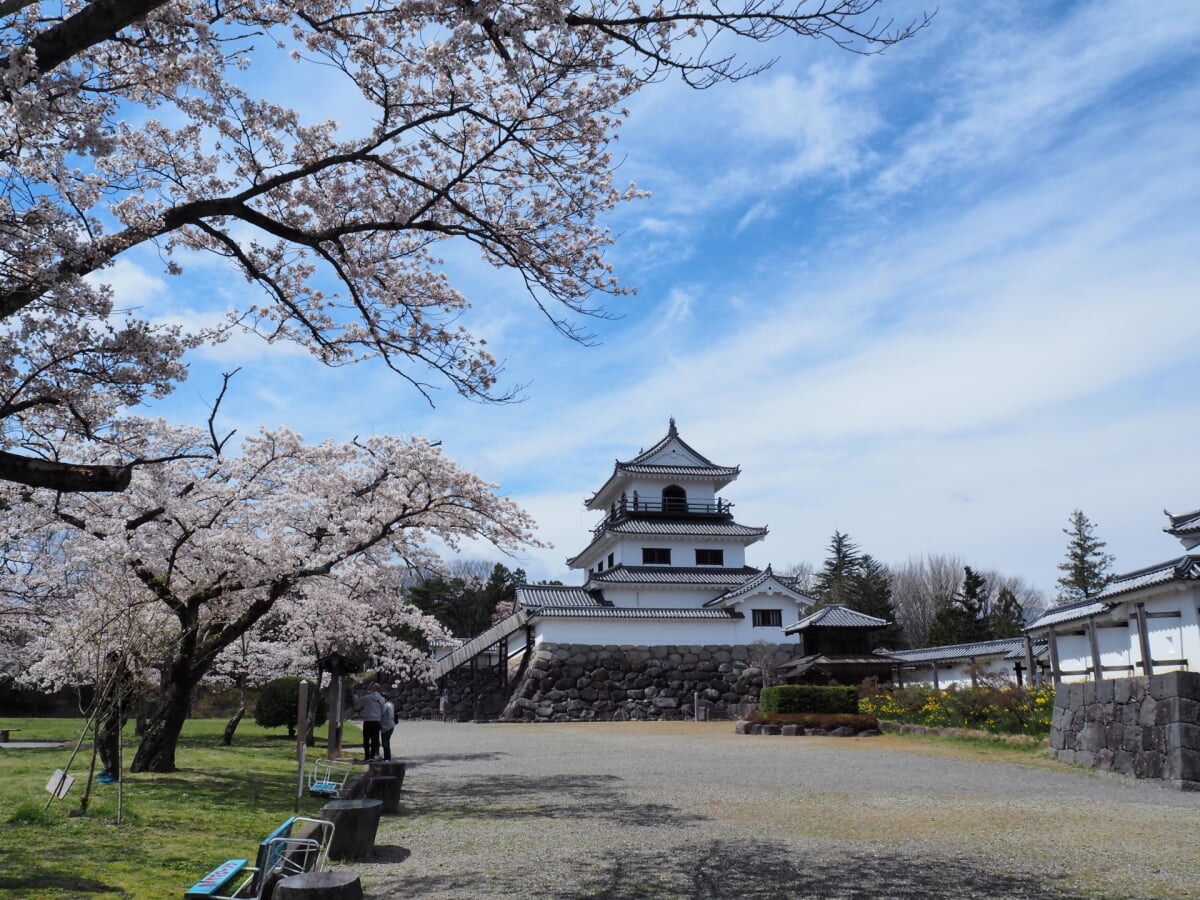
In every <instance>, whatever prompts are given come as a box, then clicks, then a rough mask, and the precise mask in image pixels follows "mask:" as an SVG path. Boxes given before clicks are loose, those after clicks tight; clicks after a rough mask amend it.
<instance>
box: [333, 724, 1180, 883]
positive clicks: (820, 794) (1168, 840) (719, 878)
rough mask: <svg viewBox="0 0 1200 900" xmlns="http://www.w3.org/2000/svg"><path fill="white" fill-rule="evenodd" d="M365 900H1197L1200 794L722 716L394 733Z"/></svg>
mask: <svg viewBox="0 0 1200 900" xmlns="http://www.w3.org/2000/svg"><path fill="white" fill-rule="evenodd" d="M393 748H394V752H395V753H396V755H397V757H398V758H402V759H405V760H407V761H408V763H409V769H408V773H407V776H406V780H405V783H404V791H403V795H402V796H403V807H404V809H403V812H402V814H401V815H400V816H394V817H387V818H385V820H384V822H383V823H382V824H381V827H380V832H379V835H378V838H377V845H376V855H375V856H374V857H373V858H371V859H370V860H365V861H359V862H355V863H353V864H348V865H347V867H348V868H352V869H353V870H355V871H357V872H359V873H360V875H361V876H362V879H363V884H364V887H365V888H366V890H367V893H368V896H369V897H372V898H384V897H402V896H420V897H427V898H449V897H491V898H505V897H529V896H543V897H561V898H614V900H624V898H691V897H703V898H725V897H728V898H768V897H813V898H816V897H822V898H868V897H871V898H874V897H892V898H913V900H916V898H935V900H938V898H945V900H950V898H985V897H986V898H1048V900H1073V898H1135V897H1136V898H1173V900H1174V898H1200V794H1189V793H1180V792H1178V791H1173V790H1169V789H1166V788H1164V787H1162V786H1161V785H1159V784H1157V783H1148V782H1135V781H1130V780H1125V779H1119V778H1115V777H1112V776H1100V775H1095V774H1092V773H1090V772H1086V771H1084V770H1081V769H1078V768H1075V767H1069V766H1065V765H1062V764H1059V763H1057V762H1054V761H1052V760H1050V759H1048V758H1046V757H1045V756H1044V751H1043V752H1039V753H1029V752H1027V751H1024V752H1023V751H1020V750H1014V749H1012V748H1005V747H1001V746H979V745H973V744H956V743H948V742H939V741H932V740H929V739H924V738H914V737H908V736H900V735H884V736H880V737H867V738H825V737H780V736H744V735H735V734H734V733H733V725H732V723H730V722H713V723H683V722H677V723H656V724H655V723H620V724H617V723H604V724H586V725H584V724H578V725H576V724H572V725H566V724H563V725H501V724H443V723H440V722H437V723H434V722H419V723H401V725H400V726H399V727H398V728H397V730H396V733H395V735H394V736H393Z"/></svg>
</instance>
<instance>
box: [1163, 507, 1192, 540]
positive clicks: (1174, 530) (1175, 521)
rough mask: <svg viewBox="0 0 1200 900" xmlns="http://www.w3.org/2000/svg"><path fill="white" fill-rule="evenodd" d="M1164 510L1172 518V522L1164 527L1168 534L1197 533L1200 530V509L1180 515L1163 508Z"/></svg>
mask: <svg viewBox="0 0 1200 900" xmlns="http://www.w3.org/2000/svg"><path fill="white" fill-rule="evenodd" d="M1163 512H1164V513H1166V516H1167V518H1168V519H1170V520H1171V524H1170V525H1168V526H1167V527H1166V528H1164V529H1163V531H1165V532H1167V533H1168V534H1176V535H1178V534H1195V533H1197V532H1200V509H1197V510H1193V511H1192V512H1187V513H1181V514H1179V515H1172V514H1171V513H1169V512H1167V511H1166V510H1163Z"/></svg>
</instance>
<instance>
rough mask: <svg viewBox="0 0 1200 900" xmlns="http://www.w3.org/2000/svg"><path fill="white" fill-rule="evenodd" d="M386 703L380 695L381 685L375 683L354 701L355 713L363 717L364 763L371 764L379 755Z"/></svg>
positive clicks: (368, 686)
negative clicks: (382, 720)
mask: <svg viewBox="0 0 1200 900" xmlns="http://www.w3.org/2000/svg"><path fill="white" fill-rule="evenodd" d="M385 702H386V701H385V700H384V699H383V694H381V693H379V684H378V683H377V682H374V681H372V682H371V683H370V684H369V685H367V690H366V692H365V693H362V694H360V695H359V697H358V699H357V700H355V701H354V712H355V714H357V715H359V716H361V717H362V732H363V760H364V762H370V761H371V760H373V759H374V758H375V757H376V756H378V755H379V738H380V734H381V731H382V729H381V727H380V719H382V718H383V704H384V703H385Z"/></svg>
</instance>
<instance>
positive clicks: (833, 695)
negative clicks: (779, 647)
mask: <svg viewBox="0 0 1200 900" xmlns="http://www.w3.org/2000/svg"><path fill="white" fill-rule="evenodd" d="M758 706H759V709H761V710H762V711H763V712H764V713H768V714H770V713H850V714H854V713H857V712H858V688H856V687H830V686H826V685H816V684H781V685H778V686H776V687H768V688H763V689H762V691H761V692H760V693H759V695H758Z"/></svg>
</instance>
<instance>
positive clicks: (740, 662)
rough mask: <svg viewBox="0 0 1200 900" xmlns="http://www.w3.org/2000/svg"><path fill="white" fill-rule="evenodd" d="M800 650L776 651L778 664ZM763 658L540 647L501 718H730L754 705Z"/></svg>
mask: <svg viewBox="0 0 1200 900" xmlns="http://www.w3.org/2000/svg"><path fill="white" fill-rule="evenodd" d="M798 650H799V647H797V646H796V645H781V646H777V647H774V649H773V650H771V651H769V652H770V653H771V657H770V659H768V660H767V664H768V665H771V666H776V665H781V664H782V663H785V662H787V661H788V660H790V659H792V658H794V656H795V655H796V652H797V651H798ZM761 655H762V651H761V648H760V647H753V648H750V647H745V646H717V645H707V646H661V647H636V646H616V645H605V646H595V645H584V644H541V645H539V646H538V648H537V649H536V650H535V651H534V654H533V658H532V659H531V660H530V663H529V669H528V671H527V672H526V673H525V677H524V678H523V679H522V681H521V683H520V684H519V685H517V687H516V689H515V690H514V692H513V695H512V698H511V699H510V700H509V702H508V706H507V707H506V708H505V710H504V712H503V713H502V714H501V718H502V719H507V720H509V721H518V722H575V721H603V720H609V719H678V718H688V719H690V718H693V717H694V716H695V715H696V707H697V706H699V707H700V715H701V716H702V717H703V716H708V717H709V718H728V717H729V710H730V708H731V707H734V708H736V707H738V706H739V705H741V704H747V703H756V702H757V701H758V692H759V690H760V689H761V688H762V668H761V665H762V659H761Z"/></svg>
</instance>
